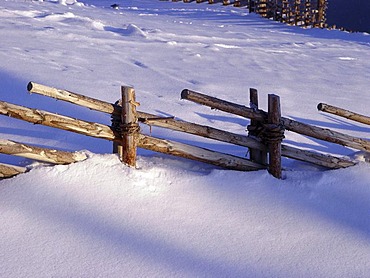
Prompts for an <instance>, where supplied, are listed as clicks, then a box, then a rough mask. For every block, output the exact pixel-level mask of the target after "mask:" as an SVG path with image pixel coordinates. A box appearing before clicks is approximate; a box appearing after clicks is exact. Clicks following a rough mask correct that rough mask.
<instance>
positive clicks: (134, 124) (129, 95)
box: [120, 86, 140, 167]
mask: <svg viewBox="0 0 370 278" xmlns="http://www.w3.org/2000/svg"><path fill="white" fill-rule="evenodd" d="M121 92H122V114H121V133H122V154H121V155H120V160H121V161H122V162H123V163H125V164H127V165H128V166H132V167H135V166H136V148H137V143H138V136H139V129H140V128H139V125H138V118H137V114H136V106H138V105H139V103H137V102H136V100H135V90H134V88H132V87H125V86H122V87H121Z"/></svg>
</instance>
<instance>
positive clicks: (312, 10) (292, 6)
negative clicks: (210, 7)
mask: <svg viewBox="0 0 370 278" xmlns="http://www.w3.org/2000/svg"><path fill="white" fill-rule="evenodd" d="M183 1H184V2H185V3H189V2H191V1H190V0H183ZM172 2H178V0H172ZM196 2H197V3H202V2H207V0H196ZM218 2H222V4H223V5H231V4H232V5H234V6H235V7H248V10H249V12H250V13H252V12H254V13H257V14H259V15H261V16H262V17H265V18H270V19H273V20H275V21H280V22H283V23H286V24H290V25H299V26H305V27H320V28H323V27H325V26H326V23H325V22H326V9H327V6H328V0H208V3H209V4H215V3H218Z"/></svg>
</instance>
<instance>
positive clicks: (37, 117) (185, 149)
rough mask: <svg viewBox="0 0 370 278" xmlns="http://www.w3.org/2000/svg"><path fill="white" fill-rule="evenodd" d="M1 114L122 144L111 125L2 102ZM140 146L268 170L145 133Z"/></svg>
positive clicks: (236, 167)
mask: <svg viewBox="0 0 370 278" xmlns="http://www.w3.org/2000/svg"><path fill="white" fill-rule="evenodd" d="M0 114H2V115H6V116H10V117H13V118H16V119H20V120H24V121H27V122H30V123H33V124H41V125H45V126H49V127H54V128H58V129H63V130H67V131H71V132H74V133H78V134H82V135H86V136H91V137H95V138H100V139H105V140H110V141H115V142H118V143H120V144H121V143H122V139H121V136H120V134H118V133H117V132H116V131H115V130H114V129H112V128H111V127H110V126H107V125H103V124H98V123H91V122H87V121H83V120H80V119H75V118H71V117H67V116H62V115H58V114H54V113H50V112H47V111H43V110H37V109H30V108H27V107H23V106H19V105H15V104H11V103H7V102H3V101H0ZM138 147H140V148H143V149H148V150H154V151H157V152H161V153H166V154H170V155H175V156H181V157H184V158H191V159H193V160H198V161H201V162H206V163H209V164H213V165H216V166H219V167H223V168H226V169H232V170H243V171H250V170H258V169H264V168H265V166H263V165H260V164H258V163H255V162H252V161H249V160H248V159H244V158H239V157H236V156H233V155H229V154H224V153H219V152H215V151H212V150H208V149H205V148H199V147H195V146H191V145H187V144H182V143H177V142H173V141H170V140H163V139H160V138H155V137H152V136H148V135H144V134H140V135H139V141H138Z"/></svg>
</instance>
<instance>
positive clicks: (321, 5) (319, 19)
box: [315, 0, 327, 28]
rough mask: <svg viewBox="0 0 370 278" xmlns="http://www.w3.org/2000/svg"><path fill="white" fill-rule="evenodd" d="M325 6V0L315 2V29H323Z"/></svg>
mask: <svg viewBox="0 0 370 278" xmlns="http://www.w3.org/2000/svg"><path fill="white" fill-rule="evenodd" d="M326 6H327V0H318V1H317V11H318V12H317V21H316V23H315V25H316V26H315V27H320V28H324V26H325V21H326V18H325V11H326Z"/></svg>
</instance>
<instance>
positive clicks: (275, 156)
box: [0, 82, 370, 178]
mask: <svg viewBox="0 0 370 278" xmlns="http://www.w3.org/2000/svg"><path fill="white" fill-rule="evenodd" d="M27 89H28V91H29V92H30V93H36V94H40V95H44V96H48V97H52V98H55V99H58V100H63V101H66V102H69V103H72V104H75V105H79V106H83V107H86V108H89V109H91V110H96V111H100V112H104V113H107V114H110V115H111V117H112V125H111V126H109V125H105V124H100V123H94V122H88V121H84V120H81V119H75V118H71V117H68V116H63V115H58V114H55V113H51V112H48V111H43V110H39V109H32V108H28V107H24V106H20V105H15V104H11V103H8V102H4V101H0V114H2V115H6V116H10V117H13V118H17V119H20V120H24V121H27V122H30V123H33V124H41V125H46V126H49V127H54V128H58V129H63V130H66V131H71V132H74V133H78V134H82V135H86V136H91V137H95V138H101V139H105V140H110V141H113V142H114V144H115V145H116V146H118V147H117V150H120V152H119V157H120V159H121V160H122V162H123V163H126V164H127V165H129V166H133V167H135V165H136V148H137V147H138V148H143V149H147V150H151V151H155V152H160V153H165V154H169V155H174V156H178V157H183V158H188V159H192V160H196V161H201V162H205V163H208V164H212V165H215V166H219V167H223V168H226V169H232V170H241V171H251V170H259V169H266V168H267V169H268V170H269V172H270V173H271V174H272V175H273V176H274V177H276V178H282V165H281V156H285V157H288V158H292V159H297V160H301V161H305V162H309V163H313V164H316V165H319V166H323V167H326V168H330V169H338V168H345V167H349V166H353V165H355V164H356V162H355V161H352V160H350V159H347V158H343V157H336V156H332V155H329V154H321V153H318V152H315V151H311V150H301V149H298V148H295V147H292V146H288V145H284V144H282V141H283V139H284V130H285V129H286V130H290V131H293V132H297V133H299V134H302V135H306V136H310V137H313V138H316V139H320V140H325V141H327V142H331V143H336V144H340V145H343V146H347V147H351V148H354V149H358V150H363V151H368V150H370V141H368V140H366V139H362V138H357V137H352V136H349V135H346V134H342V133H339V132H335V131H332V130H329V129H324V128H320V127H317V126H313V125H308V124H304V123H301V122H298V121H294V120H291V119H288V118H285V117H282V116H281V112H280V98H279V96H277V95H272V94H270V95H269V105H268V112H265V111H263V110H261V109H259V108H258V95H257V90H256V89H250V100H251V107H246V106H243V105H239V104H236V103H232V102H228V101H226V100H222V99H219V98H215V97H211V96H208V95H204V94H201V93H198V92H194V91H191V90H189V89H184V90H183V91H182V92H181V98H182V99H185V100H189V101H192V102H195V103H198V104H202V105H205V106H208V107H211V108H213V109H218V110H221V111H224V112H228V113H231V114H235V115H239V116H242V117H245V118H249V119H251V122H250V125H248V127H247V130H248V135H241V134H236V133H231V132H227V131H224V130H220V129H216V128H213V127H209V126H204V125H198V124H195V123H191V122H186V121H182V120H177V119H175V118H174V117H160V116H157V115H153V114H150V113H146V112H141V111H137V110H136V107H137V106H138V105H139V103H138V102H136V100H135V91H134V89H133V88H130V87H122V99H121V101H120V102H116V103H115V104H112V103H108V102H104V101H101V100H98V99H94V98H90V97H87V96H84V95H80V94H76V93H73V92H70V91H66V90H60V89H56V88H52V87H48V86H45V85H41V84H37V83H35V82H30V83H29V84H28V86H27ZM318 109H319V110H320V111H323V112H327V113H331V114H335V115H338V116H342V117H346V118H348V119H351V120H355V121H358V122H362V123H367V124H369V123H370V121H369V120H370V118H369V117H366V116H364V115H360V114H357V113H354V112H351V111H348V110H344V109H341V108H338V107H334V106H330V105H327V104H322V103H321V104H319V105H318ZM138 123H141V124H146V125H149V126H157V127H161V128H168V129H171V130H175V131H180V132H185V133H188V134H192V135H196V136H202V137H205V138H209V139H213V140H218V141H222V142H227V143H231V144H235V145H239V146H242V147H247V148H248V150H249V153H250V158H249V159H247V158H243V157H238V156H234V155H230V154H226V153H222V152H218V151H215V150H209V149H206V148H202V147H197V146H193V145H189V144H184V143H180V142H176V141H173V140H166V139H161V138H156V137H153V136H148V135H145V134H143V133H142V132H141V131H140V126H139V125H138ZM0 153H4V154H9V155H17V156H22V157H25V158H29V159H35V160H39V161H43V162H47V163H52V164H68V163H73V162H78V161H83V160H85V159H86V158H87V155H86V154H85V153H82V152H65V151H59V150H51V149H47V148H41V147H37V146H31V145H27V144H23V143H18V142H14V141H10V140H5V139H0ZM26 171H27V168H23V167H17V166H12V165H7V164H0V177H11V176H14V175H16V174H18V173H23V172H26Z"/></svg>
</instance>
